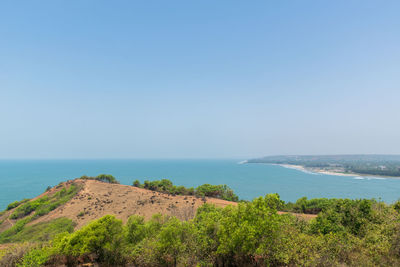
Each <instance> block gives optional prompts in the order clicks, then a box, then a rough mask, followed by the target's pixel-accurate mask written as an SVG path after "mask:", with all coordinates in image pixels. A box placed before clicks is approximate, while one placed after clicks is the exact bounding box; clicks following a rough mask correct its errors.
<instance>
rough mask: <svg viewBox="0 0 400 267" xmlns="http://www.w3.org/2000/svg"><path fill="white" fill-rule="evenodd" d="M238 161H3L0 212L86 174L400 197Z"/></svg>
mask: <svg viewBox="0 0 400 267" xmlns="http://www.w3.org/2000/svg"><path fill="white" fill-rule="evenodd" d="M237 162H238V160H26V161H25V160H18V161H8V160H2V161H0V210H3V209H4V208H5V207H6V206H7V204H8V203H10V202H12V201H15V200H21V199H23V198H32V197H35V196H37V195H38V194H40V193H42V192H43V191H44V190H45V189H46V187H47V186H49V185H50V186H54V185H57V184H58V183H59V182H61V181H65V180H67V179H72V178H76V177H80V176H81V175H83V174H86V175H93V176H95V175H98V174H100V173H107V174H112V175H114V176H115V177H116V178H117V179H118V180H119V181H120V182H121V183H122V184H127V185H131V184H132V182H133V181H134V180H135V179H139V180H140V181H141V182H143V180H145V179H148V180H151V179H161V178H167V179H170V180H171V181H172V182H174V183H175V184H177V185H184V186H198V185H200V184H204V183H210V184H227V185H228V186H230V187H231V188H232V189H233V190H234V191H235V192H236V193H237V194H238V195H239V197H240V198H242V199H248V200H251V199H253V198H255V197H258V196H263V195H265V194H268V193H279V195H280V196H281V198H282V199H283V200H285V201H295V200H296V199H298V198H300V197H303V196H307V197H308V198H316V197H328V198H333V197H336V198H376V199H379V198H381V199H382V200H383V201H385V202H389V203H390V202H393V201H396V200H397V199H398V198H399V197H400V179H391V178H386V179H374V178H367V177H364V178H362V177H343V176H331V175H322V174H312V173H305V172H301V171H298V170H293V169H287V168H284V167H280V166H274V165H266V164H237Z"/></svg>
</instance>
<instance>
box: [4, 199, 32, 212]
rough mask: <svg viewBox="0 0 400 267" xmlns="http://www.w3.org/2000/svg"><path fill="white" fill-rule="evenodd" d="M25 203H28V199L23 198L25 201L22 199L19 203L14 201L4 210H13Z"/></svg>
mask: <svg viewBox="0 0 400 267" xmlns="http://www.w3.org/2000/svg"><path fill="white" fill-rule="evenodd" d="M27 201H29V198H25V199H23V200H21V201H14V202H12V203H10V204H8V206H7V208H6V210H11V209H14V208H16V207H18V206H19V205H21V204H23V203H25V202H27Z"/></svg>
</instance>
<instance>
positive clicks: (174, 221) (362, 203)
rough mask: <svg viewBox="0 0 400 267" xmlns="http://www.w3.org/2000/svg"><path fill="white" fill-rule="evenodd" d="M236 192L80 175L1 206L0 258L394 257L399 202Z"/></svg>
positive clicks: (338, 262) (42, 261)
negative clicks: (249, 196) (247, 197)
mask: <svg viewBox="0 0 400 267" xmlns="http://www.w3.org/2000/svg"><path fill="white" fill-rule="evenodd" d="M225 199H230V200H235V201H228V200H225ZM237 200H238V199H237V196H236V195H235V194H234V193H233V192H232V190H231V189H229V187H227V186H225V185H220V186H213V185H203V186H199V187H197V188H184V187H180V186H175V185H173V184H172V183H171V182H170V181H168V180H161V181H145V182H144V183H143V184H142V183H141V182H139V181H135V182H134V183H133V186H127V185H120V184H119V183H118V181H117V180H116V179H115V178H114V177H112V176H110V175H107V176H105V175H101V176H98V177H86V176H84V177H81V179H76V180H71V181H68V182H65V183H61V184H59V185H58V186H56V187H53V188H48V189H47V190H46V192H45V193H43V194H42V195H40V196H38V197H36V198H34V199H32V200H22V201H20V202H14V203H11V204H10V205H9V206H8V207H7V209H6V210H4V211H3V212H1V214H0V243H3V244H2V245H1V244H0V266H81V265H82V266H83V265H84V264H85V266H90V264H96V266H98V265H100V266H377V265H378V266H396V265H397V266H398V265H399V264H400V231H399V230H400V213H399V212H400V203H395V204H393V205H387V204H385V203H382V202H378V201H376V200H366V199H362V200H350V199H311V200H309V199H307V198H301V199H299V200H298V201H297V202H295V203H285V202H284V201H282V200H280V198H279V195H277V194H269V195H266V196H265V197H259V198H256V199H254V200H253V201H250V202H245V201H241V202H236V201H237ZM88 264H89V265H88Z"/></svg>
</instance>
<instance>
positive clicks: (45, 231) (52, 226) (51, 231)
mask: <svg viewBox="0 0 400 267" xmlns="http://www.w3.org/2000/svg"><path fill="white" fill-rule="evenodd" d="M22 222H23V220H20V221H19V222H18V223H17V224H20V230H19V229H18V230H15V231H12V232H10V233H9V234H8V235H3V234H4V233H6V232H7V231H5V232H3V233H1V234H0V243H4V242H7V243H15V242H25V241H30V242H37V241H48V240H51V239H53V238H54V237H55V236H56V235H57V234H60V233H63V232H69V233H71V232H72V231H73V230H74V225H75V224H74V222H73V221H71V220H70V219H67V218H58V219H54V220H51V221H48V222H41V223H37V224H34V225H30V226H25V224H23V225H22ZM17 224H16V225H17ZM24 226H25V227H24ZM14 227H15V226H14ZM3 236H4V239H2V238H1V237H3ZM2 241H4V242H2Z"/></svg>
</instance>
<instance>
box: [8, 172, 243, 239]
mask: <svg viewBox="0 0 400 267" xmlns="http://www.w3.org/2000/svg"><path fill="white" fill-rule="evenodd" d="M71 186H75V187H76V188H79V190H77V192H76V194H75V195H73V196H72V197H71V198H70V199H69V200H68V201H67V202H65V203H63V204H61V205H59V206H57V207H55V209H53V210H51V211H49V212H48V213H47V214H43V215H41V216H37V217H34V218H33V219H32V220H31V221H30V222H28V223H27V224H26V225H27V226H30V225H34V224H37V223H43V222H48V221H51V220H55V219H58V218H68V219H70V220H72V221H73V223H74V225H75V229H79V228H81V227H82V226H83V225H85V224H87V223H88V222H90V221H92V220H95V219H98V218H101V217H103V216H105V215H114V216H115V217H116V218H118V219H121V220H122V221H123V222H126V221H127V220H128V218H129V216H131V215H134V214H136V215H141V216H144V218H145V219H146V220H148V219H150V218H151V217H152V216H153V215H154V214H158V213H160V214H163V215H168V216H175V217H177V218H179V219H181V220H188V219H192V218H193V217H194V215H195V213H196V210H197V209H198V208H199V207H200V206H201V205H203V204H204V203H209V204H214V205H216V206H218V207H225V206H227V205H237V203H236V202H231V201H226V200H222V199H217V198H210V197H203V198H200V197H196V196H181V195H175V196H173V195H171V194H165V193H160V192H155V191H151V190H147V189H143V188H138V187H134V186H128V185H121V184H112V183H105V182H101V181H96V180H88V179H87V180H85V179H76V180H71V181H67V182H64V183H61V184H59V185H58V186H55V187H53V188H51V189H49V190H48V191H46V192H44V193H43V194H41V195H39V196H38V197H36V198H34V199H32V200H30V201H28V202H25V203H24V204H25V205H26V204H29V203H33V202H35V201H38V200H40V199H43V198H51V197H52V196H55V195H56V194H57V193H60V192H61V191H62V190H68V189H70V188H71ZM18 207H21V206H17V207H15V208H11V209H9V210H7V211H6V212H4V213H3V214H2V215H1V216H0V222H1V221H2V222H3V223H2V224H1V225H0V232H4V231H5V230H7V229H10V228H11V227H12V226H14V225H15V224H16V223H17V222H18V221H20V220H22V219H24V218H26V217H30V216H35V214H36V215H37V213H38V212H37V211H36V210H35V211H32V213H29V214H26V215H25V216H22V217H16V216H13V214H15V212H16V211H17V210H18Z"/></svg>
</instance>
